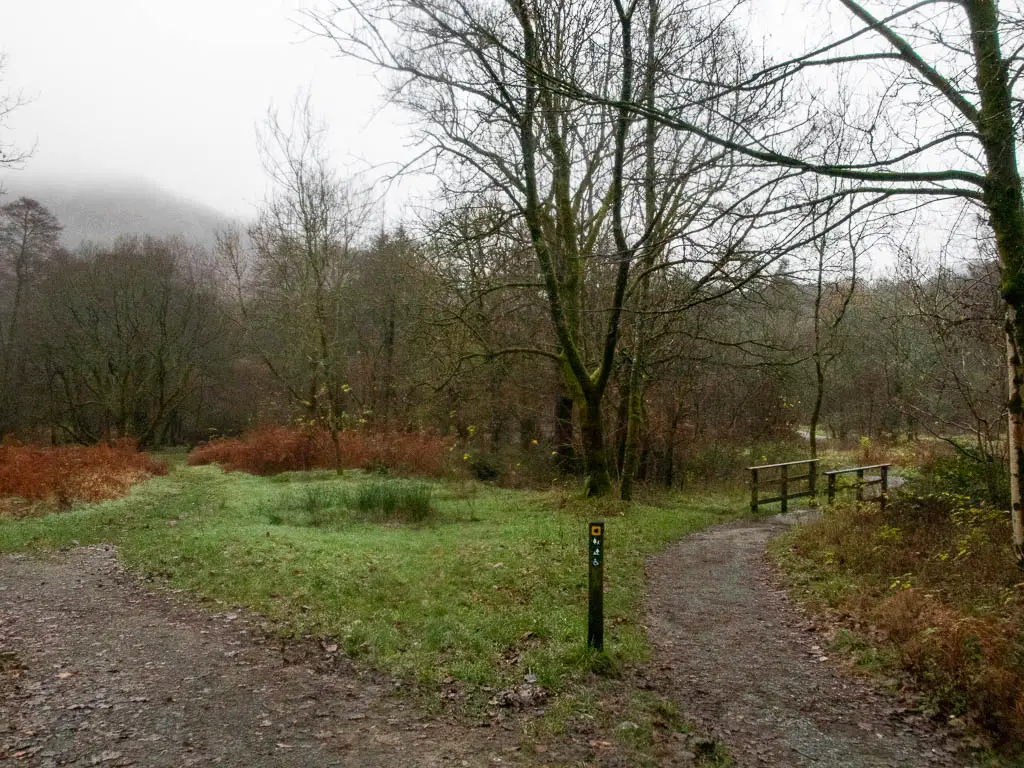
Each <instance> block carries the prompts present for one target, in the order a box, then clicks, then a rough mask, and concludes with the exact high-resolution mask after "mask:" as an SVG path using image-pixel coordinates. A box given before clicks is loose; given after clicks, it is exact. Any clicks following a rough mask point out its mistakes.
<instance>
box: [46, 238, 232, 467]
mask: <svg viewBox="0 0 1024 768" xmlns="http://www.w3.org/2000/svg"><path fill="white" fill-rule="evenodd" d="M31 314H32V317H31V324H32V331H31V338H32V346H33V352H32V357H33V361H34V365H35V367H36V372H35V374H34V376H35V377H36V378H37V379H39V380H40V381H41V382H43V385H44V387H45V416H44V418H45V422H44V423H48V424H49V425H51V426H52V427H54V428H56V429H57V430H58V431H59V432H60V433H61V434H62V436H63V437H65V438H70V439H72V440H75V441H77V442H83V443H89V442H95V441H97V440H102V439H108V438H113V437H126V438H134V439H136V440H138V441H139V443H140V445H142V446H144V447H148V446H154V445H161V444H164V443H167V442H172V443H173V442H177V441H180V440H182V439H184V438H186V437H187V436H190V435H194V434H195V433H196V432H197V431H198V429H199V428H201V426H202V425H200V424H196V423H195V422H196V420H197V418H198V414H199V413H200V412H201V410H202V409H201V405H200V404H198V403H197V402H196V400H197V398H201V396H202V393H203V391H204V389H205V386H204V385H205V381H206V380H208V379H210V378H213V377H215V376H217V375H218V367H219V366H222V365H223V363H224V358H225V357H226V355H225V352H227V351H228V350H226V349H225V344H224V341H225V338H226V335H227V334H226V329H225V327H224V323H223V320H222V317H223V315H222V313H221V309H220V306H219V303H218V300H217V295H216V293H215V291H214V287H213V284H212V281H211V280H210V278H209V276H208V275H206V274H205V272H204V270H203V268H202V267H201V265H200V263H199V260H198V258H197V254H196V253H195V252H194V251H193V250H192V249H191V248H190V247H189V246H187V245H185V244H184V243H183V242H181V241H179V240H175V239H168V240H156V239H153V238H141V239H140V238H123V239H120V240H118V241H117V242H116V243H115V244H114V245H113V246H111V247H109V248H93V249H90V250H87V251H85V252H84V253H83V254H81V255H79V256H76V257H65V258H64V259H62V260H61V261H60V262H59V263H55V264H53V265H52V266H51V268H50V269H48V270H47V271H46V275H45V278H44V279H43V280H42V281H41V283H40V285H39V289H38V291H37V293H36V296H35V299H34V301H33V307H32V313H31ZM189 410H190V411H191V412H192V413H191V415H192V421H193V423H192V425H191V429H190V430H189V432H188V434H187V435H186V433H185V423H184V422H185V420H186V412H187V411H189Z"/></svg>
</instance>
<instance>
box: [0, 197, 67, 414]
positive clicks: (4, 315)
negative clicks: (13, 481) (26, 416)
mask: <svg viewBox="0 0 1024 768" xmlns="http://www.w3.org/2000/svg"><path fill="white" fill-rule="evenodd" d="M60 231H61V227H60V224H58V223H57V219H56V218H55V217H54V216H53V214H51V213H50V212H49V211H48V210H47V209H46V208H45V207H43V206H42V205H41V204H40V203H39V202H38V201H36V200H32V199H29V198H26V197H22V198H19V199H18V200H15V201H14V202H11V203H8V204H6V205H4V206H0V322H2V326H0V402H2V403H3V405H2V406H0V433H3V432H6V431H7V430H9V429H11V428H12V427H14V426H16V425H18V421H19V414H18V413H17V410H18V405H19V403H20V402H21V401H22V394H23V390H24V384H25V382H24V365H25V353H26V339H25V338H24V336H25V334H24V333H23V324H24V319H25V306H26V303H27V299H28V297H29V292H30V291H31V290H32V288H33V287H34V285H35V284H36V283H37V281H38V279H39V277H40V272H41V270H42V269H43V267H44V266H45V265H46V263H47V262H48V261H50V260H52V259H54V258H55V257H56V256H57V254H58V252H59V251H60Z"/></svg>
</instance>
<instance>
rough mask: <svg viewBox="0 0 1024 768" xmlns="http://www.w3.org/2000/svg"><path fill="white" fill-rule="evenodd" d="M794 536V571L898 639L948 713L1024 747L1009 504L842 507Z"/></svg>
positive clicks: (1021, 596)
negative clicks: (959, 715) (964, 716)
mask: <svg viewBox="0 0 1024 768" xmlns="http://www.w3.org/2000/svg"><path fill="white" fill-rule="evenodd" d="M788 543H790V544H791V545H793V546H792V549H790V550H788V554H787V555H786V556H785V557H784V560H785V561H786V562H788V563H789V564H790V566H791V568H792V569H793V573H794V574H795V578H796V579H797V580H798V581H800V580H801V579H802V580H803V583H804V584H806V585H808V586H809V588H810V589H811V591H812V592H813V593H814V594H815V595H816V596H817V597H818V598H819V599H823V600H824V601H825V602H826V603H828V604H830V605H832V606H833V607H836V608H838V609H839V610H840V613H841V614H843V615H845V616H847V617H848V621H849V622H850V623H851V624H852V625H853V626H854V627H855V628H859V629H860V630H861V631H867V632H869V633H870V634H871V635H872V636H873V637H874V638H875V639H876V640H877V641H878V642H880V643H882V644H883V645H888V646H889V647H890V648H891V649H892V651H893V653H892V654H890V655H892V656H894V657H895V658H897V659H898V660H899V662H900V664H901V666H902V668H903V669H904V670H905V671H906V672H908V673H909V674H910V675H911V676H912V677H913V678H914V679H915V680H916V681H917V682H918V683H919V684H920V685H921V687H922V689H923V690H924V691H925V692H926V694H927V695H928V697H929V698H930V699H931V700H932V702H933V703H934V704H935V705H936V706H937V707H938V708H939V709H940V711H942V712H944V713H946V714H967V715H968V716H970V717H971V718H972V719H973V720H974V721H975V722H977V723H978V724H979V725H981V726H982V727H983V728H985V729H986V730H988V731H989V732H990V733H991V734H993V735H994V736H995V737H996V739H997V740H1000V741H1001V742H1002V743H1004V744H1007V745H1012V744H1014V743H1017V744H1020V743H1024V584H1022V583H1021V579H1020V573H1019V571H1018V569H1017V567H1016V565H1015V563H1014V561H1013V557H1012V553H1011V552H1010V522H1009V515H1008V514H1007V513H1006V512H1005V511H1004V510H1002V509H999V508H998V507H993V506H991V505H988V504H986V503H983V502H977V501H975V500H973V499H972V498H971V497H970V496H968V495H965V494H954V493H948V492H943V493H935V494H929V495H925V496H909V497H904V498H900V499H898V500H897V501H895V502H893V503H892V504H891V505H890V506H889V508H888V509H887V510H885V511H883V510H881V509H880V508H879V507H878V506H877V505H874V504H871V505H855V504H847V505H838V506H836V507H834V508H832V509H831V510H830V511H829V512H828V513H827V514H826V516H825V517H824V518H822V519H821V520H819V521H817V522H814V523H811V524H809V525H807V526H804V527H802V528H800V529H798V530H797V531H795V532H794V533H793V534H792V535H791V536H790V537H789V539H788Z"/></svg>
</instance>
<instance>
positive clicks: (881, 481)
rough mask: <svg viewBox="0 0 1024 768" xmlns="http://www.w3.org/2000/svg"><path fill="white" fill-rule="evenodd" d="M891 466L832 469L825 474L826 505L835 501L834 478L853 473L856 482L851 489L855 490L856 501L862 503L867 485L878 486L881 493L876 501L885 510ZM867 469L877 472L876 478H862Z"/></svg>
mask: <svg viewBox="0 0 1024 768" xmlns="http://www.w3.org/2000/svg"><path fill="white" fill-rule="evenodd" d="M891 466H892V465H891V464H870V465H868V466H864V467H850V468H849V469H834V470H832V471H830V472H826V473H825V477H827V478H828V503H829V504H832V503H833V502H835V500H836V485H837V483H836V478H837V477H838V476H839V475H845V474H849V473H851V472H855V473H856V474H857V480H856V481H855V482H854V483H853V485H852V486H851V487H853V488H856V489H857V501H864V488H865V487H867V486H869V485H880V486H881V492H880V493H879V494H878V501H879V503H880V504H881V505H882V509H885V505H886V504H887V503H888V501H889V467H891ZM869 469H877V470H879V476H878V477H869V478H868V479H865V478H864V473H865V472H866V471H868V470H869Z"/></svg>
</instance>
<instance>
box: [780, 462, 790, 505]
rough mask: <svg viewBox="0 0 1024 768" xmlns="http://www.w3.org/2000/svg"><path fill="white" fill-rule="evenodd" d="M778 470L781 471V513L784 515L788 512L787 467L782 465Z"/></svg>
mask: <svg viewBox="0 0 1024 768" xmlns="http://www.w3.org/2000/svg"><path fill="white" fill-rule="evenodd" d="M779 469H780V470H782V511H783V513H785V512H787V511H788V510H789V503H788V502H789V500H788V499H787V498H786V497H787V495H788V494H789V467H787V466H786V465H785V464H783V465H782V466H781V467H779Z"/></svg>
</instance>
